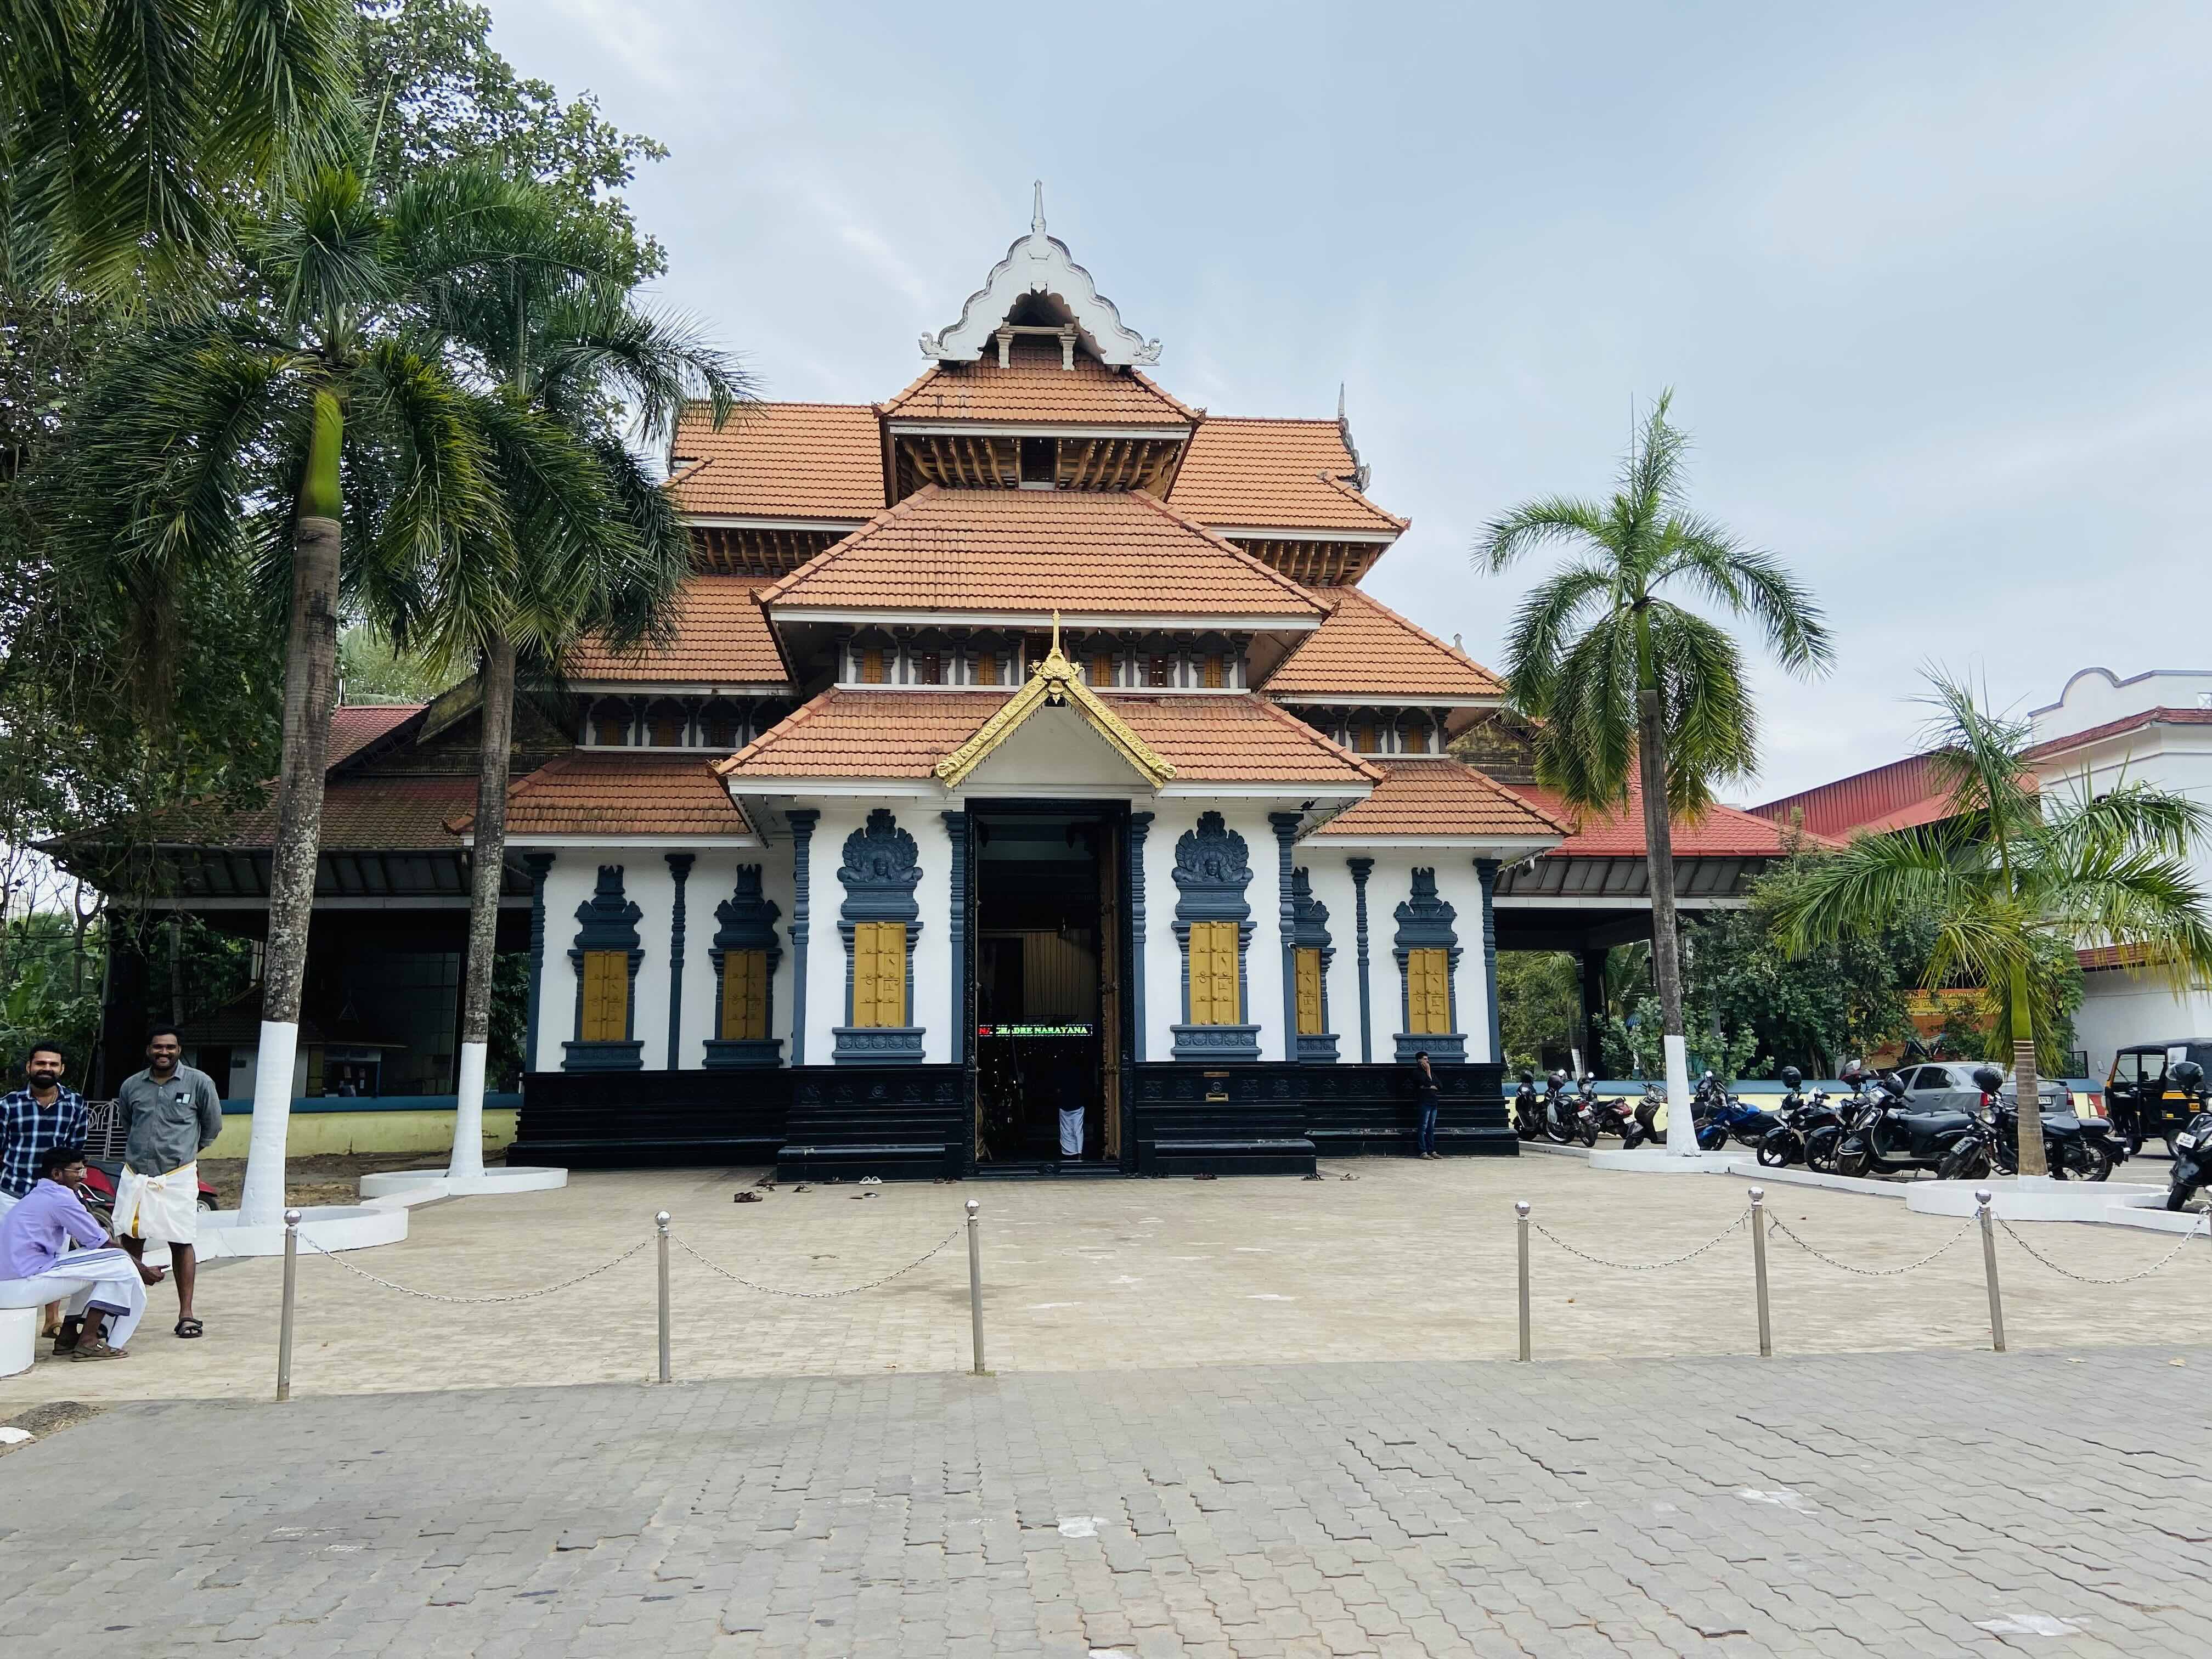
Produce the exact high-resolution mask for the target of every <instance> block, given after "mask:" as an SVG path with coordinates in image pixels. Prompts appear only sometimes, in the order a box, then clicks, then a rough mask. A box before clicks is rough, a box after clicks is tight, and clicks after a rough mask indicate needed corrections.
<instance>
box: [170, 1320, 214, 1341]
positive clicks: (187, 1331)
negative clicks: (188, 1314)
mask: <svg viewBox="0 0 2212 1659" xmlns="http://www.w3.org/2000/svg"><path fill="white" fill-rule="evenodd" d="M206 1329H207V1327H206V1326H204V1325H203V1324H201V1323H200V1322H199V1321H198V1320H197V1319H179V1321H178V1322H177V1325H176V1331H177V1334H178V1335H179V1336H185V1337H191V1336H198V1335H200V1334H203V1333H204V1331H205V1330H206Z"/></svg>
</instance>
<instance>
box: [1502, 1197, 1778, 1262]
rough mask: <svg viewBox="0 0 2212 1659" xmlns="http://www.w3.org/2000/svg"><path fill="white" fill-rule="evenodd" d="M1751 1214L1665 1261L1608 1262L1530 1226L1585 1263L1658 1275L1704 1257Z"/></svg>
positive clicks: (1539, 1224) (1538, 1224) (1544, 1229)
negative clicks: (1660, 1270)
mask: <svg viewBox="0 0 2212 1659" xmlns="http://www.w3.org/2000/svg"><path fill="white" fill-rule="evenodd" d="M1750 1214H1751V1212H1750V1210H1748V1209H1746V1210H1745V1211H1744V1212H1743V1214H1742V1215H1740V1216H1738V1217H1737V1218H1735V1220H1733V1221H1731V1222H1729V1225H1727V1226H1725V1227H1723V1228H1722V1229H1721V1230H1720V1231H1718V1232H1717V1233H1715V1234H1714V1235H1713V1236H1712V1237H1711V1238H1709V1239H1707V1240H1706V1241H1705V1243H1702V1244H1700V1245H1699V1246H1698V1248H1697V1249H1694V1250H1686V1251H1684V1252H1683V1253H1682V1254H1681V1255H1670V1256H1668V1258H1667V1259H1666V1260H1665V1261H1607V1260H1606V1259H1605V1257H1603V1256H1601V1255H1591V1254H1590V1253H1589V1251H1588V1250H1581V1249H1576V1248H1575V1247H1574V1246H1573V1245H1571V1244H1570V1243H1567V1241H1566V1240H1565V1239H1564V1238H1561V1237H1559V1235H1558V1234H1556V1233H1554V1232H1553V1231H1552V1230H1551V1229H1550V1228H1548V1227H1547V1226H1545V1225H1544V1224H1543V1223H1542V1222H1541V1221H1531V1222H1530V1223H1529V1224H1528V1225H1529V1226H1530V1227H1532V1228H1533V1229H1534V1230H1535V1231H1537V1232H1540V1233H1541V1234H1543V1236H1544V1237H1545V1238H1546V1239H1547V1240H1548V1241H1550V1242H1551V1243H1553V1244H1556V1245H1558V1246H1559V1248H1560V1249H1563V1250H1565V1252H1566V1253H1567V1254H1568V1255H1571V1256H1577V1257H1579V1258H1580V1259H1581V1260H1583V1261H1588V1262H1592V1263H1594V1264H1595V1265H1596V1266H1598V1267H1611V1268H1613V1269H1615V1270H1616V1271H1618V1272H1620V1273H1656V1272H1657V1271H1658V1270H1659V1269H1660V1268H1662V1267H1680V1266H1681V1264H1682V1263H1683V1262H1685V1261H1693V1260H1695V1259H1696V1258H1697V1257H1699V1256H1701V1255H1704V1254H1705V1252H1706V1251H1707V1250H1710V1249H1712V1248H1713V1246H1714V1245H1716V1244H1717V1243H1720V1242H1721V1241H1722V1240H1723V1239H1724V1238H1726V1237H1728V1236H1729V1234H1730V1233H1732V1232H1734V1231H1735V1230H1736V1229H1737V1228H1739V1227H1741V1226H1742V1225H1743V1224H1744V1220H1745V1218H1747V1217H1748V1216H1749V1215H1750Z"/></svg>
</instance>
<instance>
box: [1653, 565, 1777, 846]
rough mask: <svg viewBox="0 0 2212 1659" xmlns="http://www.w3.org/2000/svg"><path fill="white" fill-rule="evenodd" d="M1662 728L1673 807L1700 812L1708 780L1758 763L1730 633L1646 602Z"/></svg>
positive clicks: (1708, 796)
mask: <svg viewBox="0 0 2212 1659" xmlns="http://www.w3.org/2000/svg"><path fill="white" fill-rule="evenodd" d="M1645 617H1646V619H1647V621H1648V623H1649V625H1650V635H1651V654H1652V660H1653V665H1654V668H1655V670H1656V674H1657V677H1658V682H1659V693H1660V705H1661V708H1662V719H1663V720H1664V722H1665V727H1666V734H1667V745H1666V748H1667V752H1666V762H1667V797H1668V804H1669V805H1670V806H1671V807H1672V809H1673V811H1674V812H1676V813H1680V814H1683V815H1686V816H1687V817H1699V816H1700V815H1702V814H1703V813H1704V812H1705V811H1707V810H1709V809H1710V808H1711V805H1712V785H1713V784H1715V783H1716V782H1719V781H1724V780H1734V779H1740V778H1747V777H1749V776H1751V775H1753V772H1755V771H1756V770H1757V769H1758V747H1759V716H1758V712H1757V710H1756V709H1755V708H1753V705H1752V701H1751V694H1750V690H1749V687H1748V686H1747V684H1745V681H1744V673H1743V658H1742V653H1741V652H1740V651H1739V650H1738V649H1737V647H1736V642H1735V638H1734V637H1733V636H1732V635H1730V634H1729V632H1728V630H1727V629H1723V628H1720V627H1718V626H1717V625H1715V624H1714V623H1710V622H1708V621H1706V620H1705V618H1704V617H1700V616H1699V615H1697V614H1696V613H1695V612H1694V611H1685V610H1683V609H1681V608H1680V606H1678V605H1671V604H1669V603H1668V602H1667V601H1665V600H1663V599H1655V600H1653V601H1652V602H1651V604H1650V605H1649V606H1648V607H1646V611H1645Z"/></svg>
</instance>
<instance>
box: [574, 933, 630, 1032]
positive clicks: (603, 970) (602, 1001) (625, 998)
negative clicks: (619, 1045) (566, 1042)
mask: <svg viewBox="0 0 2212 1659" xmlns="http://www.w3.org/2000/svg"><path fill="white" fill-rule="evenodd" d="M582 994H583V1016H584V1017H583V1021H582V1024H581V1028H580V1029H581V1030H582V1031H583V1035H584V1041H585V1042H621V1041H622V1040H623V1038H624V1037H625V1036H628V1035H629V960H628V957H627V955H626V953H625V952H623V951H585V952H584V984H583V992H582Z"/></svg>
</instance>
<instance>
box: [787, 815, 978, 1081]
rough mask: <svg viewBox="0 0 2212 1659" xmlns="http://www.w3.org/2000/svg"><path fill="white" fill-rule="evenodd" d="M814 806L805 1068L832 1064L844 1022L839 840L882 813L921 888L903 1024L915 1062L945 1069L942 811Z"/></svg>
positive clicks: (948, 1054) (947, 878)
mask: <svg viewBox="0 0 2212 1659" xmlns="http://www.w3.org/2000/svg"><path fill="white" fill-rule="evenodd" d="M821 806H822V817H821V820H820V821H819V822H818V823H816V825H815V826H814V841H813V848H812V853H811V860H810V866H809V867H810V878H809V883H808V886H809V890H810V892H811V902H810V905H809V908H810V909H811V912H812V925H811V929H810V932H811V941H810V943H809V945H808V947H807V964H806V1055H805V1060H806V1064H808V1065H809V1066H828V1065H830V1064H832V1063H833V1062H834V1060H835V1057H836V1045H837V1036H836V1028H837V1027H838V1026H840V1025H842V1024H845V1018H846V1016H845V939H844V935H843V934H842V933H840V932H839V931H838V927H837V922H838V917H839V915H840V913H841V911H842V908H843V906H844V903H845V884H843V883H842V882H841V881H839V880H838V879H837V870H838V867H839V866H841V865H842V863H843V862H844V857H845V840H846V837H847V836H850V835H851V834H852V833H853V832H854V830H856V829H860V828H861V827H862V826H863V825H864V824H866V823H867V820H868V814H869V812H870V811H872V810H873V809H875V808H876V807H878V806H883V807H888V808H889V809H890V813H891V816H892V817H895V818H896V820H897V821H898V827H899V828H900V829H903V830H905V831H906V832H907V834H908V835H910V836H913V837H914V840H915V850H916V852H917V854H918V855H919V858H920V862H921V883H920V884H919V885H917V886H916V887H915V903H916V904H917V905H918V906H920V907H921V917H920V922H921V936H920V937H919V938H918V939H915V942H914V945H913V947H912V948H913V952H914V955H913V968H914V976H913V982H912V987H911V996H910V1000H909V1002H908V1008H907V1021H908V1024H913V1025H919V1026H921V1028H922V1033H923V1035H922V1060H923V1062H924V1063H925V1064H929V1065H942V1064H945V1063H946V1062H948V1061H950V1060H951V1059H952V1057H953V1054H952V1033H951V1024H950V1021H951V1007H952V1000H951V999H952V994H951V988H950V987H951V977H952V937H951V935H952V929H951V909H952V842H951V836H949V835H948V833H947V832H946V830H945V819H944V817H943V816H942V814H943V812H944V811H945V807H944V804H943V803H942V802H939V801H933V800H926V799H896V800H869V799H865V798H863V799H836V798H832V799H826V800H823V802H822V803H821ZM788 867H789V866H788V863H787V865H786V868H788ZM787 881H788V878H787ZM776 902H777V903H779V904H781V905H782V906H783V907H784V914H783V918H782V921H781V923H779V926H780V927H787V925H788V923H789V921H790V920H791V911H792V906H791V904H790V902H788V900H787V897H785V896H781V895H779V896H776ZM785 949H786V951H788V950H789V949H790V946H789V945H786V946H785ZM782 1006H783V1007H784V1008H785V1009H786V1010H788V1008H789V1006H790V1005H789V1003H788V1002H786V1003H784V1004H783V1005H782ZM784 1060H785V1062H786V1063H787V1064H788V1063H789V1062H790V1060H791V1049H790V1047H789V1045H788V1044H787V1045H786V1046H785V1048H784Z"/></svg>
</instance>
